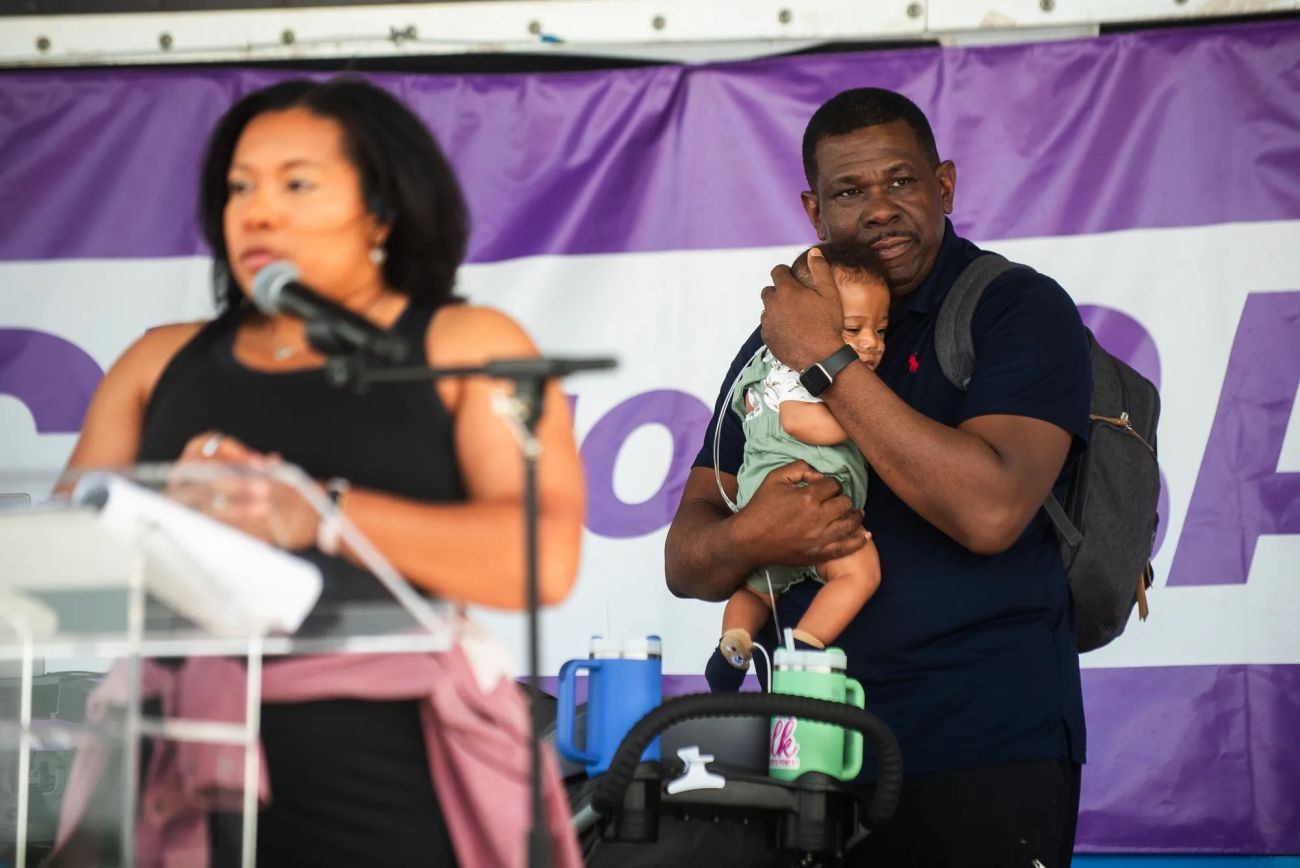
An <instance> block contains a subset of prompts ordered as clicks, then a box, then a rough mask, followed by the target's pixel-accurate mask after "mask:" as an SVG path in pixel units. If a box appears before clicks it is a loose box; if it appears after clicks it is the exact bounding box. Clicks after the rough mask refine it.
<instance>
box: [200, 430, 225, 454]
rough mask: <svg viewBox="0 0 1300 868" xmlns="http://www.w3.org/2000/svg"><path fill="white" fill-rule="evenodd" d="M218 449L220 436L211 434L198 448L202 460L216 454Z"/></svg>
mask: <svg viewBox="0 0 1300 868" xmlns="http://www.w3.org/2000/svg"><path fill="white" fill-rule="evenodd" d="M220 448H221V435H220V434H213V435H212V436H211V437H209V438H208V439H207V440H204V441H203V445H202V446H200V447H199V454H200V455H202V456H203V457H204V458H211V457H212V456H213V455H216V454H217V450H218V449H220Z"/></svg>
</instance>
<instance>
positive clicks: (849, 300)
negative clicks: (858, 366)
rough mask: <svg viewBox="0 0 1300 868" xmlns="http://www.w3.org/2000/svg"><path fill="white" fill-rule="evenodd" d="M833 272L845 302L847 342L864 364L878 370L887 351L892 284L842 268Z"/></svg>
mask: <svg viewBox="0 0 1300 868" xmlns="http://www.w3.org/2000/svg"><path fill="white" fill-rule="evenodd" d="M833 273H834V275H835V285H836V286H837V287H838V288H839V291H840V302H841V303H842V304H843V305H844V343H846V344H848V345H849V346H851V347H853V351H854V352H856V353H857V354H858V358H859V359H861V360H862V362H863V364H865V365H866V366H867V367H868V368H871V370H873V371H874V370H875V369H876V366H877V365H879V364H880V357H881V355H883V354H884V352H885V328H886V326H888V325H889V287H888V286H886V285H885V284H884V282H883V281H879V280H873V279H871V278H868V277H863V276H862V275H861V274H854V273H850V272H845V271H841V270H840V269H838V268H837V269H834V270H833Z"/></svg>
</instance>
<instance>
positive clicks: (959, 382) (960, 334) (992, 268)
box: [934, 253, 1028, 392]
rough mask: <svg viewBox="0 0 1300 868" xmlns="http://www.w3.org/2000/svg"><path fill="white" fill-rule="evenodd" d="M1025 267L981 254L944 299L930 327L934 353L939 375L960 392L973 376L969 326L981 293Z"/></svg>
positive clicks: (998, 256) (996, 255)
mask: <svg viewBox="0 0 1300 868" xmlns="http://www.w3.org/2000/svg"><path fill="white" fill-rule="evenodd" d="M1027 267H1028V266H1025V265H1020V264H1019V263H1015V262H1012V261H1011V260H1009V259H1007V258H1006V257H1004V256H1001V255H1000V254H997V253H982V254H980V255H979V256H977V257H976V258H975V259H974V260H973V261H972V262H971V263H970V264H969V265H967V266H966V267H965V268H963V269H962V272H961V274H959V275H958V276H957V279H956V280H955V281H953V284H952V288H951V289H949V290H948V294H947V295H946V296H944V299H943V304H942V305H940V307H939V319H938V321H937V322H936V323H935V325H934V349H935V352H936V353H938V356H939V368H940V369H941V370H942V371H943V375H944V376H945V377H947V378H948V382H950V383H952V384H953V385H954V386H956V387H957V388H958V389H961V390H962V391H963V392H964V391H966V384H967V383H969V382H970V378H971V374H973V373H975V341H974V340H973V339H972V338H971V333H970V324H971V320H972V319H974V317H975V308H976V307H977V306H978V305H979V303H980V298H982V297H983V295H984V290H986V289H988V287H989V284H990V283H992V282H993V281H994V280H996V279H997V278H998V277H1000V276H1001V275H1002V274H1003V273H1005V272H1007V271H1010V270H1011V269H1013V268H1027Z"/></svg>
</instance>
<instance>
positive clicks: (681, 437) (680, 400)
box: [582, 389, 710, 539]
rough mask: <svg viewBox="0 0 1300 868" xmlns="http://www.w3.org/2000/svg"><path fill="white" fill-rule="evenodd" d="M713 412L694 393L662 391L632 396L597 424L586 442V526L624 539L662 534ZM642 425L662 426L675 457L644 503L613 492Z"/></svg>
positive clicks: (583, 449)
mask: <svg viewBox="0 0 1300 868" xmlns="http://www.w3.org/2000/svg"><path fill="white" fill-rule="evenodd" d="M709 415H710V413H709V408H708V407H706V406H705V405H704V402H703V401H701V400H700V399H699V398H696V397H695V396H694V395H688V394H686V393H685V392H678V391H676V390H673V389H662V390H659V391H654V392H646V393H644V394H641V395H633V396H632V397H631V398H628V399H627V400H626V401H624V402H623V403H621V404H619V405H618V406H617V407H615V408H614V409H612V410H610V411H609V412H608V413H606V414H605V416H604V417H603V418H602V419H601V420H600V421H599V422H597V423H596V424H595V426H594V427H593V428H592V429H591V431H590V432H589V433H588V434H587V439H586V440H584V441H583V443H582V463H583V466H584V468H585V469H586V472H587V496H588V502H587V528H588V529H589V530H590V531H591V532H592V533H597V534H600V535H601V536H607V537H614V538H616V539H622V538H625V537H633V536H641V535H643V534H647V533H651V532H652V531H656V530H659V528H661V527H663V526H664V525H666V524H668V522H670V521H672V517H673V514H674V513H675V512H676V511H677V504H678V502H679V501H680V500H681V497H682V487H683V486H684V485H685V484H686V475H687V474H688V473H689V472H690V468H691V461H692V460H694V458H695V453H696V450H698V449H699V444H700V441H701V439H702V438H703V437H704V429H705V427H706V426H707V425H708V424H709ZM642 425H663V426H664V427H665V428H667V429H668V431H669V433H670V434H672V437H673V457H672V462H671V463H670V464H669V467H668V473H667V475H666V476H665V477H664V481H663V484H662V485H660V486H659V490H658V491H656V492H655V493H654V494H653V495H651V496H650V499H648V500H646V501H644V502H642V503H624V502H623V501H621V500H619V499H618V495H617V494H615V493H614V462H615V461H616V460H617V458H618V453H619V450H620V449H621V448H622V447H623V444H624V443H625V442H626V441H627V438H628V437H629V436H630V435H631V434H632V432H633V431H635V430H636V429H638V428H640V427H641V426H642Z"/></svg>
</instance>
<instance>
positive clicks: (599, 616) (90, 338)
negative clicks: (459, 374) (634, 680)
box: [0, 222, 1300, 673]
mask: <svg viewBox="0 0 1300 868" xmlns="http://www.w3.org/2000/svg"><path fill="white" fill-rule="evenodd" d="M1297 237H1300V222H1275V223H1247V224H1231V225H1218V226H1203V227H1193V228H1179V229H1159V230H1150V229H1148V230H1133V231H1126V232H1117V233H1110V234H1103V235H1087V236H1073V237H1052V238H1040V239H1020V240H1015V241H1006V242H1000V243H995V244H991V245H990V246H991V247H993V248H994V249H997V250H998V251H999V252H1002V253H1004V254H1006V255H1007V256H1009V257H1011V258H1013V259H1017V260H1019V261H1022V262H1025V263H1027V264H1030V265H1033V266H1035V267H1037V268H1039V269H1040V270H1042V271H1044V272H1045V273H1047V274H1050V275H1052V276H1053V277H1055V278H1056V279H1057V280H1058V281H1060V282H1061V284H1062V285H1063V286H1065V287H1066V289H1067V290H1069V291H1070V293H1071V294H1072V295H1073V296H1074V298H1075V300H1076V301H1077V302H1078V303H1079V304H1080V305H1095V306H1102V307H1105V308H1108V309H1111V310H1113V311H1117V312H1119V313H1121V314H1125V315H1127V316H1128V317H1131V318H1132V320H1134V321H1135V322H1136V323H1137V324H1138V325H1139V326H1140V328H1141V330H1144V331H1145V334H1146V335H1149V338H1150V342H1151V344H1152V346H1153V347H1154V350H1155V355H1154V356H1153V358H1156V359H1158V367H1159V372H1160V387H1161V393H1162V397H1163V402H1164V408H1163V414H1162V418H1161V427H1160V456H1161V465H1162V467H1163V470H1164V473H1165V478H1166V483H1167V490H1168V497H1169V509H1168V513H1169V514H1168V516H1166V517H1165V518H1164V521H1165V523H1166V524H1167V529H1166V531H1165V534H1164V537H1163V543H1162V546H1161V549H1160V551H1159V555H1158V557H1157V558H1156V570H1157V582H1158V587H1157V588H1156V590H1155V591H1154V592H1153V594H1152V597H1151V607H1152V617H1151V619H1150V620H1149V621H1148V622H1146V623H1145V624H1139V623H1136V622H1135V623H1133V624H1132V625H1131V626H1130V627H1129V629H1128V632H1127V633H1126V634H1125V635H1124V637H1123V638H1122V639H1121V640H1120V641H1118V642H1116V643H1115V644H1114V645H1113V646H1112V647H1110V648H1106V649H1103V650H1101V651H1098V652H1094V653H1092V654H1089V655H1086V656H1085V657H1084V663H1085V665H1087V666H1093V667H1134V666H1180V665H1182V666H1185V665H1194V664H1232V663H1274V664H1277V663H1300V631H1296V630H1295V629H1293V625H1292V624H1291V623H1290V622H1291V621H1292V620H1293V619H1294V613H1295V612H1297V611H1300V581H1297V575H1296V569H1295V564H1296V563H1297V562H1300V536H1297V535H1292V536H1269V535H1262V536H1260V537H1259V540H1258V544H1257V546H1256V547H1255V549H1254V552H1253V558H1249V553H1247V557H1248V558H1249V562H1250V568H1249V574H1248V575H1247V576H1246V581H1245V582H1244V583H1240V582H1239V583H1236V584H1217V585H1216V584H1200V585H1187V584H1176V585H1174V586H1167V585H1166V584H1165V583H1166V581H1167V578H1168V576H1169V571H1170V568H1171V565H1172V563H1173V559H1174V554H1175V550H1176V549H1177V547H1178V543H1179V540H1180V538H1181V535H1182V532H1183V525H1184V520H1185V518H1186V513H1187V511H1188V507H1189V503H1190V501H1191V499H1192V491H1193V487H1194V485H1195V483H1196V480H1197V474H1198V470H1199V469H1200V466H1201V461H1202V456H1203V454H1204V452H1205V449H1206V444H1207V440H1208V439H1209V435H1210V429H1211V425H1212V423H1213V421H1214V418H1215V414H1216V410H1217V408H1218V403H1219V397H1220V389H1221V387H1222V385H1223V383H1224V380H1225V375H1226V373H1227V368H1228V362H1229V355H1230V352H1231V351H1232V349H1233V346H1234V340H1239V338H1238V335H1237V331H1238V325H1239V322H1240V321H1241V320H1242V314H1243V311H1244V310H1245V309H1246V306H1247V300H1248V297H1251V296H1253V295H1254V294H1274V293H1286V292H1292V293H1294V292H1300V256H1297V255H1296V246H1295V240H1296V238H1297ZM799 249H800V248H799V247H797V246H789V247H779V248H766V249H739V250H716V251H691V252H681V251H674V252H664V253H635V254H609V255H598V256H565V257H558V256H552V257H537V258H529V259H518V260H511V261H506V262H498V263H490V264H480V265H472V266H467V267H466V268H465V269H464V270H463V272H462V275H461V287H462V292H463V293H464V294H466V295H468V296H469V297H470V298H471V299H472V300H474V301H477V302H481V303H486V304H492V305H495V306H497V307H500V308H502V309H504V310H506V311H508V312H509V313H511V314H512V315H514V316H515V317H517V318H518V319H519V320H520V321H521V322H522V323H523V324H524V325H525V327H526V328H527V329H528V330H529V331H530V332H531V333H532V334H533V335H534V337H535V338H536V340H537V342H538V343H539V345H540V346H541V347H542V349H543V351H545V352H553V353H563V354H568V355H586V354H606V353H608V354H613V355H615V356H617V357H618V358H619V360H620V368H619V369H618V371H616V372H615V373H613V374H608V375H596V374H588V375H583V376H580V377H574V378H572V379H571V380H570V381H568V382H567V383H566V391H568V392H569V393H570V394H571V395H574V396H576V407H575V411H576V421H575V424H576V426H577V430H578V433H579V438H580V441H581V442H582V446H583V451H584V457H586V458H587V459H588V464H589V466H590V465H591V462H592V461H596V463H597V464H601V466H603V467H605V468H606V471H607V472H606V474H605V476H603V477H601V478H595V476H594V475H593V478H591V479H589V481H588V484H589V487H592V488H593V489H595V488H601V489H602V490H603V491H604V492H605V494H604V495H603V497H604V500H603V501H600V502H601V503H604V504H605V506H604V508H602V510H601V512H600V514H599V515H593V516H592V518H591V520H590V521H589V526H590V528H591V529H590V530H589V531H588V533H587V535H586V545H585V549H584V552H583V565H582V573H581V577H580V580H579V583H578V585H577V588H576V589H575V591H574V593H573V595H572V597H571V598H570V599H569V600H568V601H567V602H566V603H565V604H564V605H563V606H560V607H558V608H557V609H555V610H553V611H551V612H549V613H548V614H547V615H546V617H545V620H544V629H545V636H544V639H545V648H544V661H545V669H546V671H548V672H554V671H555V669H556V668H557V667H558V665H559V664H560V662H561V661H563V660H565V659H567V658H570V657H575V656H585V653H586V637H587V636H588V635H589V634H591V633H595V632H600V631H601V630H603V629H604V624H605V617H606V611H608V613H609V618H610V621H611V624H612V627H613V629H614V631H615V632H616V633H619V634H639V633H658V634H660V635H662V636H663V637H664V640H665V641H664V650H665V656H664V663H665V669H666V671H669V672H674V673H697V672H699V671H701V669H702V667H703V663H704V660H705V658H706V657H707V655H708V653H709V650H710V649H711V647H712V645H713V643H714V642H715V641H716V638H717V629H718V623H719V618H720V616H721V609H720V607H718V606H714V605H706V604H702V603H699V602H694V601H684V600H676V599H674V598H672V597H671V595H669V594H668V593H667V591H666V590H665V589H664V583H663V542H664V535H665V531H666V522H667V518H668V516H670V515H671V511H672V507H673V506H675V496H676V493H675V489H674V488H673V487H672V486H667V487H665V476H666V475H667V474H669V471H670V469H673V468H675V469H676V471H677V472H678V473H679V474H680V471H681V469H682V468H683V467H684V466H685V465H686V464H689V462H690V460H691V459H692V458H693V456H694V454H695V451H696V449H697V448H698V446H699V433H698V430H697V428H696V427H695V426H698V425H699V424H700V421H701V419H702V418H703V417H702V415H701V414H704V415H707V410H705V409H702V408H706V407H711V406H712V403H713V400H714V397H715V395H716V393H717V389H718V386H719V383H720V380H721V377H722V375H723V374H724V372H725V370H726V366H727V363H728V362H729V361H730V359H731V357H732V355H733V354H734V353H735V351H736V349H737V348H738V347H739V346H740V344H741V342H742V341H743V340H744V339H745V337H746V336H747V335H748V334H749V332H750V331H751V330H752V328H753V327H754V325H755V324H756V323H757V316H758V311H759V302H758V290H759V288H761V287H762V286H763V285H765V284H766V282H767V272H768V270H769V268H770V267H771V266H772V265H774V264H775V263H777V262H784V261H789V260H790V259H791V258H792V257H793V256H794V255H795V254H796V253H797V252H798V250H799ZM207 274H208V266H207V262H206V261H205V260H202V259H166V260H113V261H98V260H96V261H88V260H75V261H67V260H65V261H53V262H38V263H37V262H23V263H5V264H0V299H2V303H3V308H4V311H5V314H4V316H5V322H4V323H3V326H2V327H5V328H13V327H17V328H30V329H36V330H40V331H45V332H49V333H51V334H53V335H56V336H58V337H60V338H63V339H65V340H67V341H69V342H70V343H72V344H75V345H76V346H78V347H80V348H82V349H83V350H84V351H85V352H86V353H87V354H89V356H90V357H91V358H93V359H94V360H95V361H96V362H97V363H98V364H99V365H100V366H101V367H107V365H109V364H110V363H111V361H112V360H113V359H114V358H115V357H116V356H117V355H118V354H120V352H121V351H122V350H123V349H124V348H125V347H126V346H127V344H128V343H130V341H132V340H133V339H134V338H135V337H136V336H138V335H139V334H140V333H141V332H142V331H143V330H144V329H145V328H147V327H149V326H151V325H154V324H158V323H162V322H168V321H174V320H178V319H194V318H199V317H202V316H204V315H205V314H206V313H207V312H208V311H209V310H210V306H209V299H208V288H207ZM1103 339H1104V338H1103ZM1296 340H1300V333H1297V335H1296ZM1274 352H1276V350H1274ZM1272 362H1273V358H1272V356H1271V355H1270V350H1269V348H1268V347H1266V346H1262V347H1260V348H1259V357H1258V358H1257V359H1254V360H1252V361H1251V363H1252V364H1257V365H1259V366H1263V367H1264V368H1267V366H1269V365H1270V364H1272ZM1234 364H1235V362H1234ZM1287 375H1288V374H1287V373H1286V372H1282V373H1280V374H1279V375H1278V376H1287ZM1294 407H1295V405H1293V406H1292V415H1291V417H1290V419H1289V421H1288V422H1287V424H1286V426H1285V428H1286V433H1285V436H1283V438H1282V451H1281V456H1280V458H1279V460H1278V463H1277V466H1276V468H1275V472H1277V473H1286V472H1300V421H1297V419H1296V415H1297V414H1296V413H1295V409H1294ZM73 439H74V437H73V435H72V434H68V433H46V434H38V433H37V432H36V424H35V422H34V418H33V415H32V413H31V412H30V411H29V408H28V407H27V406H25V405H24V404H23V403H22V402H21V401H19V400H18V399H17V398H15V397H12V396H0V443H3V444H4V449H3V457H2V458H0V465H3V466H4V467H6V468H14V467H18V468H22V469H36V468H52V467H56V466H58V465H59V464H61V463H62V462H63V461H64V460H65V459H66V456H67V454H68V452H69V450H70V449H71V447H72V442H73ZM602 458H603V459H604V461H603V464H602V463H601V459H602ZM678 484H680V480H679V481H678ZM596 500H597V498H596V497H593V502H595V501H596ZM884 581H886V582H887V581H889V577H888V576H885V577H884ZM480 615H481V618H482V620H483V621H484V622H485V623H487V624H489V625H490V626H491V627H492V628H493V630H494V631H495V632H496V633H497V634H498V635H500V636H501V637H502V638H503V639H504V640H505V641H506V642H507V643H509V644H510V645H511V646H512V647H513V649H514V650H515V653H516V655H517V659H520V660H522V659H523V657H524V655H523V649H524V643H523V629H522V620H521V619H520V618H518V617H516V616H513V615H502V614H500V613H494V612H482V613H480Z"/></svg>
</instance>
